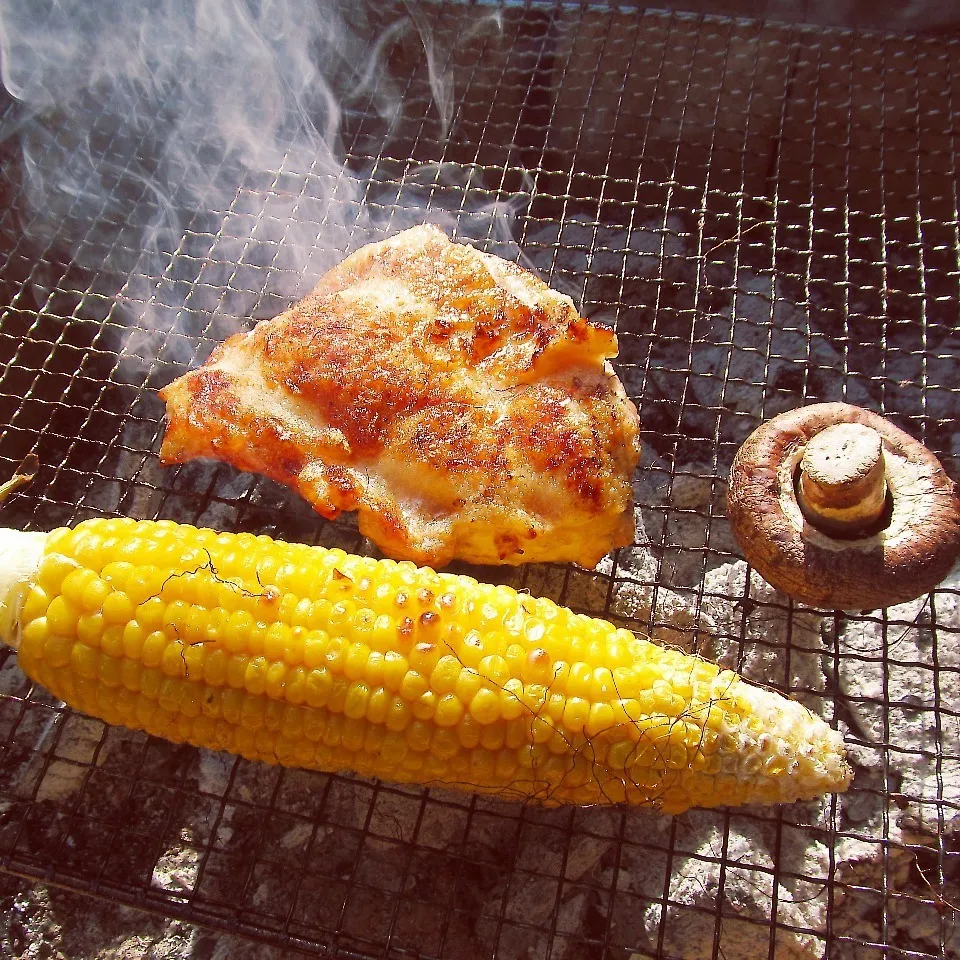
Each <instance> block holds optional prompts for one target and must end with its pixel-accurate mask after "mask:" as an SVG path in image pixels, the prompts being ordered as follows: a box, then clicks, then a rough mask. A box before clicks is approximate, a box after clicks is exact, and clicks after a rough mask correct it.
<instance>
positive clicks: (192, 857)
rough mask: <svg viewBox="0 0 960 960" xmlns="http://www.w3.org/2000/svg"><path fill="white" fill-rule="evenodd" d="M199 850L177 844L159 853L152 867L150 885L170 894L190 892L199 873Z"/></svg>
mask: <svg viewBox="0 0 960 960" xmlns="http://www.w3.org/2000/svg"><path fill="white" fill-rule="evenodd" d="M200 860H201V852H200V850H198V849H197V848H196V847H192V846H188V845H186V844H177V845H176V846H174V847H171V848H170V849H169V850H167V851H166V852H164V853H163V854H161V856H160V858H159V859H158V860H157V863H156V866H155V867H154V868H153V876H152V877H151V880H150V882H151V886H154V887H157V888H159V889H160V890H167V891H169V892H170V893H172V894H183V893H189V892H191V891H192V890H193V889H194V887H196V885H197V877H198V876H199V874H200Z"/></svg>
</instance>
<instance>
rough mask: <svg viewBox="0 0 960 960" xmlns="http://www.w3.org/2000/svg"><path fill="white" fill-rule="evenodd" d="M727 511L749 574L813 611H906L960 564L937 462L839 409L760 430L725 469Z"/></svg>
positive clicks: (957, 524)
mask: <svg viewBox="0 0 960 960" xmlns="http://www.w3.org/2000/svg"><path fill="white" fill-rule="evenodd" d="M727 505H728V513H729V517H730V524H731V526H732V528H733V532H734V535H735V536H736V538H737V541H738V542H739V544H740V547H741V549H742V550H743V553H744V556H745V557H746V559H747V560H748V561H749V562H750V564H751V565H752V566H753V567H754V568H755V569H756V570H757V572H758V573H759V574H760V575H761V576H762V577H764V579H766V580H767V581H768V582H770V583H771V584H773V585H774V586H775V587H778V588H779V589H781V590H783V591H784V592H785V593H787V594H789V595H790V596H792V597H795V598H796V599H798V600H801V601H803V602H805V603H809V604H811V605H813V606H818V607H825V608H828V609H842V610H864V609H875V608H878V607H886V606H890V605H891V604H894V603H903V602H905V601H907V600H912V599H914V598H916V597H919V596H922V595H923V594H924V593H926V592H928V591H929V590H931V589H932V588H933V587H935V586H936V585H937V584H938V583H939V582H940V581H941V580H942V579H943V578H944V577H945V576H946V575H947V573H949V571H950V568H951V567H952V566H953V564H954V563H955V562H956V560H957V557H958V556H960V500H958V498H957V495H956V491H955V488H954V484H953V481H951V480H950V478H949V477H947V475H946V473H945V472H944V470H943V467H942V466H941V465H940V462H939V461H938V460H937V458H936V457H935V456H934V455H933V454H932V453H931V452H930V451H929V450H927V448H926V447H924V446H923V444H921V443H920V442H919V441H917V440H915V439H913V437H911V436H910V435H909V434H907V433H904V432H903V431H902V430H900V429H899V428H898V427H895V426H893V424H891V423H889V422H888V421H887V420H884V419H883V418H882V417H880V416H878V415H877V414H875V413H872V412H870V411H869V410H863V409H861V408H859V407H854V406H851V405H849V404H846V403H819V404H813V405H811V406H807V407H801V408H799V409H797V410H792V411H790V412H788V413H784V414H781V415H780V416H778V417H774V418H773V419H772V420H770V421H768V422H767V423H765V424H763V425H761V426H760V427H759V428H758V429H757V430H755V431H754V432H753V433H752V434H751V435H750V436H749V437H748V438H747V440H746V442H745V443H744V444H743V446H742V447H741V448H740V450H739V451H738V452H737V455H736V457H735V458H734V462H733V465H732V466H731V468H730V483H729V487H728V492H727Z"/></svg>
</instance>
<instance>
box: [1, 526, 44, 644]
mask: <svg viewBox="0 0 960 960" xmlns="http://www.w3.org/2000/svg"><path fill="white" fill-rule="evenodd" d="M46 539H47V535H46V534H45V533H25V532H24V531H22V530H11V529H9V528H8V527H0V641H2V642H3V643H6V644H7V645H8V646H11V647H14V648H16V647H17V645H18V642H19V628H18V625H17V614H18V612H19V608H20V603H21V602H22V600H23V591H24V587H25V585H27V584H29V583H30V581H31V580H32V579H33V577H34V576H35V575H36V573H37V571H38V570H39V569H40V560H41V559H42V557H43V545H44V543H45V542H46Z"/></svg>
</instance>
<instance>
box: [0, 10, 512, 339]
mask: <svg viewBox="0 0 960 960" xmlns="http://www.w3.org/2000/svg"><path fill="white" fill-rule="evenodd" d="M497 27H498V20H497V17H496V16H492V17H491V16H485V17H481V18H479V19H477V20H476V22H475V23H474V24H473V26H471V27H470V28H469V29H465V30H464V34H463V37H462V38H461V41H465V42H470V43H476V42H477V40H478V36H479V37H480V39H481V40H482V36H483V35H484V34H485V33H486V34H489V33H491V32H493V33H495V32H496V29H497ZM461 41H458V42H461ZM398 45H400V46H402V48H403V50H404V54H405V56H406V57H408V58H410V57H411V56H412V55H418V56H419V57H420V60H421V64H420V68H421V72H422V73H423V74H425V77H426V83H427V86H428V88H429V90H430V92H431V96H432V99H433V103H432V105H430V106H428V108H427V112H428V114H429V118H430V121H431V122H432V123H433V124H434V126H435V128H436V131H437V133H436V134H435V135H436V136H437V137H438V138H439V140H440V141H442V140H443V139H444V138H445V137H447V136H448V135H449V134H450V131H451V128H452V126H453V125H454V123H455V117H454V111H455V103H456V88H455V87H456V85H455V82H454V79H453V74H452V73H451V70H450V67H451V63H452V62H453V61H454V60H455V59H456V57H457V56H458V51H457V50H455V49H454V48H453V47H450V46H449V45H448V46H447V47H446V48H444V47H442V45H440V44H438V43H436V42H435V40H434V37H433V28H432V26H431V23H430V21H429V19H428V18H427V17H426V16H424V14H423V13H421V12H412V11H411V10H408V9H406V8H404V7H397V8H395V11H394V13H393V14H384V13H383V12H382V10H381V8H380V7H379V6H377V5H371V6H370V7H369V9H367V8H364V7H363V5H361V4H355V3H348V2H346V0H344V2H343V3H335V2H318V0H154V2H152V3H150V4H136V3H129V2H126V0H0V79H2V82H3V86H4V87H5V89H6V91H7V93H8V94H9V95H10V97H12V98H13V99H14V100H15V101H16V102H15V104H14V105H13V108H12V110H8V111H7V119H6V121H5V124H4V127H3V128H2V131H0V136H3V137H5V138H6V139H8V140H9V139H15V140H16V141H17V143H18V146H19V156H20V165H19V167H20V170H19V172H20V181H21V185H22V189H23V193H24V196H25V198H26V203H25V204H24V205H23V207H22V209H21V210H20V211H19V214H20V227H21V230H22V233H23V235H24V236H25V237H27V238H28V239H29V240H30V241H31V242H32V243H33V245H34V247H35V249H36V250H37V251H43V250H45V249H48V248H54V249H55V250H57V251H58V252H59V255H60V256H61V258H63V259H67V260H69V261H72V262H74V263H78V264H79V265H80V266H81V267H83V268H87V269H90V270H91V271H93V272H95V273H96V274H97V275H98V276H99V278H100V279H101V281H102V280H103V278H104V277H109V278H111V282H112V281H113V280H114V279H115V280H116V292H117V293H119V295H120V296H119V301H118V302H119V303H120V304H121V306H122V309H121V308H118V309H117V310H115V311H114V314H113V317H112V318H113V319H116V318H117V317H118V316H120V315H121V314H122V315H123V318H124V321H125V322H128V323H129V324H130V325H132V326H135V327H139V328H140V330H141V335H140V336H139V338H138V339H137V340H136V342H135V344H134V347H133V349H134V352H135V353H137V354H139V355H140V356H142V357H144V358H146V357H147V356H149V355H150V354H151V353H154V352H155V351H156V350H157V349H158V345H157V343H156V342H155V338H151V337H150V336H146V337H145V336H144V335H143V331H152V330H156V331H158V332H162V333H164V334H166V333H169V332H170V331H171V330H180V329H181V328H182V327H183V325H184V323H185V322H186V321H184V320H183V317H182V316H181V317H180V319H177V320H175V321H171V319H170V316H171V314H172V313H179V314H183V315H186V314H189V313H190V311H192V310H194V308H199V309H201V310H202V311H205V312H206V313H208V314H212V315H214V316H215V317H217V318H219V319H221V320H225V321H226V322H221V323H218V324H216V326H217V330H216V333H217V334H218V335H223V334H225V333H226V332H229V328H230V326H231V323H233V322H234V321H235V322H236V323H241V322H244V320H245V319H247V318H249V317H250V316H251V314H253V315H257V316H262V315H265V314H267V313H270V312H276V309H278V308H282V306H283V302H284V301H285V300H289V299H290V298H292V297H294V296H296V295H300V294H302V293H305V292H306V291H307V290H308V289H309V288H310V286H311V285H312V284H313V282H314V281H315V280H316V278H317V277H318V276H319V275H320V274H321V273H322V272H323V271H324V270H326V269H328V268H329V267H330V266H331V265H332V264H333V263H335V262H336V261H338V260H339V259H341V258H342V257H343V255H344V254H345V253H347V252H348V251H349V250H350V249H353V248H355V247H357V246H359V245H361V244H362V243H364V242H366V241H367V240H369V239H371V237H373V236H376V235H381V234H383V233H394V232H396V231H398V230H400V229H403V228H404V227H407V226H410V225H412V224H413V223H416V222H422V221H424V220H431V221H434V222H440V223H441V224H442V225H444V226H447V227H448V228H451V229H452V230H455V229H456V228H459V229H460V231H461V232H464V233H466V234H468V235H472V236H480V237H486V238H488V239H489V240H493V241H496V240H498V239H500V240H504V241H509V234H510V230H509V225H510V221H511V219H512V218H513V216H514V215H515V214H516V212H517V210H518V209H519V208H520V207H522V205H523V203H524V197H523V196H522V195H520V196H517V197H510V198H500V197H497V196H491V194H490V192H489V191H484V190H483V189H478V187H482V184H479V183H478V182H477V172H476V171H475V170H472V169H470V168H469V167H468V168H461V167H458V166H454V165H452V164H449V163H443V162H437V163H431V164H422V165H417V166H413V165H410V164H407V165H402V164H401V165H400V166H397V164H394V167H395V168H396V169H385V167H384V165H383V164H381V163H378V162H376V161H374V162H368V163H367V165H366V167H365V166H364V161H362V160H359V159H358V155H359V156H363V155H366V156H369V157H376V156H378V145H382V144H384V143H387V142H389V138H390V136H391V134H392V133H393V132H394V131H396V130H397V129H398V128H399V126H400V125H402V123H403V120H404V106H405V91H404V88H403V87H402V86H401V84H400V83H398V82H397V81H395V80H394V79H393V78H392V76H391V71H390V63H389V60H390V55H391V51H392V50H395V49H396V48H397V46H398ZM411 51H413V52H414V53H413V54H411ZM417 109H418V110H420V111H421V112H422V111H423V109H424V105H423V104H422V103H420V104H417ZM351 118H361V119H360V120H359V121H358V122H356V123H350V122H348V121H350V120H351ZM421 122H422V121H421ZM346 128H350V129H351V130H353V133H352V134H351V135H352V136H354V137H356V135H357V134H356V131H357V130H361V131H362V132H363V135H364V136H365V137H366V138H367V142H366V148H367V149H366V150H365V151H364V150H363V149H361V150H359V151H355V152H354V153H353V154H352V155H351V156H350V158H349V160H350V162H349V163H348V162H347V160H348V152H349V150H350V149H354V150H355V148H356V142H355V140H354V141H351V143H350V144H345V142H344V132H345V129H346ZM363 146H364V145H363V144H361V147H363ZM451 185H455V186H456V188H457V191H456V196H457V203H456V207H455V209H453V210H449V211H445V210H444V209H443V201H442V199H440V198H441V197H442V196H443V195H444V192H443V191H442V190H439V189H438V188H440V187H443V186H447V187H449V186H451ZM512 249H514V250H515V248H512ZM500 252H503V251H502V250H501V251H500ZM38 276H39V274H38ZM50 282H55V278H54V280H52V281H50ZM188 332H190V333H191V335H193V334H195V333H196V332H197V331H188ZM127 347H128V349H129V348H130V344H129V343H128V344H127Z"/></svg>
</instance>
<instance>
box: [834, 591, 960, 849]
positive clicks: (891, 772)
mask: <svg viewBox="0 0 960 960" xmlns="http://www.w3.org/2000/svg"><path fill="white" fill-rule="evenodd" d="M958 585H960V579H956V578H955V579H953V580H948V581H947V582H946V583H945V584H944V585H943V586H944V587H945V588H947V590H956V589H957V586H958ZM933 603H934V604H935V612H934V609H932V608H931V603H930V600H929V599H928V598H927V597H923V598H920V599H919V600H914V601H911V602H910V603H904V604H899V605H898V606H895V607H891V608H889V609H888V610H887V611H886V617H885V618H884V619H880V618H870V617H869V616H864V617H862V618H861V617H856V618H854V617H851V618H849V619H848V621H847V623H846V624H845V626H844V628H843V631H842V633H841V635H840V646H841V652H842V654H843V656H842V657H841V658H840V661H839V667H838V679H839V683H840V687H841V690H842V691H843V694H844V696H845V702H846V706H847V710H848V712H849V715H850V718H851V722H852V724H853V731H852V732H853V735H854V737H855V738H856V741H859V742H854V743H851V745H850V752H851V755H852V756H853V758H854V759H855V760H860V761H861V762H862V763H863V764H864V765H865V766H867V765H869V764H871V762H876V761H877V759H878V751H882V759H883V764H882V769H883V772H884V774H885V783H884V785H883V786H884V791H885V792H886V793H888V794H890V795H891V798H892V800H893V801H894V803H895V807H894V808H893V811H892V812H891V816H892V817H894V818H895V819H897V820H899V819H900V818H901V817H904V818H906V820H907V822H909V823H911V824H913V825H914V828H915V829H917V830H918V831H919V832H922V833H924V834H927V835H929V836H930V837H936V836H937V834H938V833H940V832H941V831H942V832H944V833H946V834H949V835H956V834H957V833H960V715H958V712H957V710H958V705H960V650H958V646H957V644H956V642H955V640H956V632H957V631H958V630H960V602H958V597H957V595H956V594H955V593H951V592H946V591H940V592H938V593H937V594H936V595H935V597H934V600H933Z"/></svg>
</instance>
